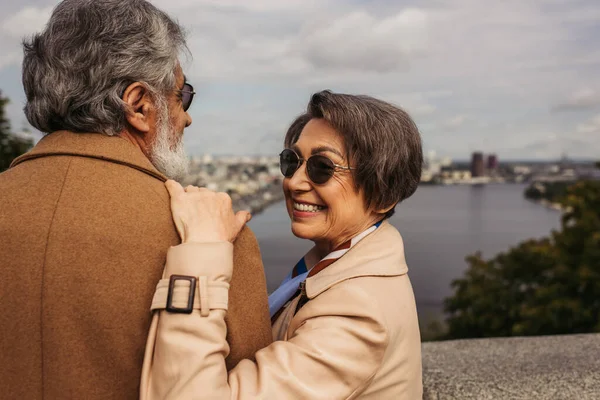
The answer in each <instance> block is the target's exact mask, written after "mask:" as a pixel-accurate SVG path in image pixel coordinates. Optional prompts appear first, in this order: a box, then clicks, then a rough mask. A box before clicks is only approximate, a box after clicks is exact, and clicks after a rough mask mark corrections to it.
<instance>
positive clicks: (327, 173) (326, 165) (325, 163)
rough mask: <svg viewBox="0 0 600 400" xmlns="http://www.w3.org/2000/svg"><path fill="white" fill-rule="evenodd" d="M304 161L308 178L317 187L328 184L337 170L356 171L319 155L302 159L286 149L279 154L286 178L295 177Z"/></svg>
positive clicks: (280, 165)
mask: <svg viewBox="0 0 600 400" xmlns="http://www.w3.org/2000/svg"><path fill="white" fill-rule="evenodd" d="M304 161H306V173H307V174H308V178H309V179H310V180H311V181H312V182H313V183H316V184H317V185H322V184H324V183H325V182H327V181H328V180H329V179H330V178H331V177H332V176H333V173H334V172H335V170H336V169H344V170H351V169H354V168H351V167H344V166H343V165H338V164H335V163H334V162H333V161H331V160H330V159H329V158H327V157H325V156H322V155H319V154H315V155H312V156H310V157H308V159H304V158H300V157H299V156H298V154H296V152H295V151H294V150H292V149H285V150H283V151H282V152H281V154H279V168H280V169H281V173H282V174H283V176H285V177H286V178H291V177H292V176H294V174H295V173H296V171H298V168H300V166H301V165H302V163H303V162H304Z"/></svg>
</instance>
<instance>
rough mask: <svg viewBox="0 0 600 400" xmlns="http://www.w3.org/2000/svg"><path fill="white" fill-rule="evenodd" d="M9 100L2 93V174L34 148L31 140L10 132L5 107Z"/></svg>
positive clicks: (0, 143) (0, 117) (0, 144)
mask: <svg viewBox="0 0 600 400" xmlns="http://www.w3.org/2000/svg"><path fill="white" fill-rule="evenodd" d="M7 104H8V99H7V98H6V97H4V96H3V95H2V91H0V172H2V171H5V170H7V169H8V167H10V163H11V162H12V161H13V160H14V159H15V158H17V157H18V156H20V155H21V154H23V153H25V152H26V151H28V150H29V149H30V148H31V147H32V146H33V141H32V140H31V139H27V138H22V137H19V136H16V135H14V134H13V133H11V131H10V122H9V121H8V118H7V117H6V111H5V107H6V105H7Z"/></svg>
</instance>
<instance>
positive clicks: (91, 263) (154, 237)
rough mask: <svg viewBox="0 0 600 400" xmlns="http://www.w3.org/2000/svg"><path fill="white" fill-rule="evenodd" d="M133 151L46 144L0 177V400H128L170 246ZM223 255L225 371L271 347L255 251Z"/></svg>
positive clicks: (160, 206)
mask: <svg viewBox="0 0 600 400" xmlns="http://www.w3.org/2000/svg"><path fill="white" fill-rule="evenodd" d="M165 179H166V178H165V177H164V176H163V175H162V174H161V173H160V172H158V171H157V170H156V169H155V168H154V167H153V166H152V164H151V163H150V161H149V160H148V159H147V158H146V157H145V156H144V154H143V153H142V152H141V151H140V150H139V149H138V148H137V147H135V146H134V145H133V144H131V143H130V142H128V141H127V140H125V139H122V138H119V137H108V136H105V135H101V134H97V133H89V134H84V133H71V132H54V133H51V134H50V135H47V136H45V137H44V138H43V139H42V140H41V141H40V142H39V143H38V144H37V145H36V146H35V148H34V149H33V150H32V151H31V152H29V153H27V154H26V155H24V156H22V157H20V158H18V159H17V160H15V161H14V163H13V165H12V167H11V168H10V169H9V170H8V171H6V172H3V173H1V174H0V271H1V274H2V277H1V279H0V280H1V284H0V304H1V307H0V399H19V400H20V399H23V400H25V399H26V400H35V399H85V400H95V399H98V400H100V399H102V400H107V399H118V400H122V399H135V398H138V397H139V382H140V375H141V371H142V362H143V359H144V346H145V343H146V339H147V334H148V329H149V327H150V322H151V314H150V313H149V312H148V304H149V302H150V301H151V299H152V296H153V293H154V290H155V287H156V281H157V280H158V279H160V276H161V274H162V272H163V270H164V265H165V260H166V255H167V250H168V248H169V246H173V245H177V244H179V242H180V240H179V237H178V235H177V231H176V229H175V225H174V224H173V219H172V217H171V209H170V206H169V194H168V192H167V190H166V188H165V186H164V181H165ZM234 248H235V251H234V253H235V254H234V265H235V267H234V275H233V280H232V282H231V291H230V293H229V294H230V296H229V300H230V303H229V305H230V313H229V314H228V338H229V339H230V343H231V347H232V348H233V349H235V350H234V351H233V352H232V353H231V354H230V357H229V358H228V362H229V363H230V364H233V365H235V364H237V362H238V361H239V360H240V359H243V358H248V357H253V355H254V353H255V352H256V350H258V349H260V348H263V347H264V346H266V345H268V344H269V343H270V342H271V329H270V321H269V313H268V309H267V290H266V284H265V278H264V272H263V269H262V262H261V259H260V253H259V250H258V245H257V243H256V239H255V237H254V235H253V234H252V232H250V230H249V229H246V230H245V231H244V232H242V234H241V236H240V237H239V238H238V241H237V242H236V244H235V246H234Z"/></svg>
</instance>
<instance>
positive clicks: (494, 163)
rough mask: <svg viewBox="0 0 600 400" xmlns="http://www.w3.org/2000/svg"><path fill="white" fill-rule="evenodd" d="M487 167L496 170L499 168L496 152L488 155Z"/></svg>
mask: <svg viewBox="0 0 600 400" xmlns="http://www.w3.org/2000/svg"><path fill="white" fill-rule="evenodd" d="M487 168H488V169H489V170H490V171H495V170H496V169H498V156H497V155H495V154H490V155H488V158H487Z"/></svg>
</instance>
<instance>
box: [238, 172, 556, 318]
mask: <svg viewBox="0 0 600 400" xmlns="http://www.w3.org/2000/svg"><path fill="white" fill-rule="evenodd" d="M524 189H525V186H524V185H511V184H507V185H486V186H476V187H472V186H421V187H419V189H418V190H417V191H416V193H415V194H414V195H413V196H412V197H411V198H409V199H408V200H406V201H405V202H403V203H402V204H400V205H398V206H397V207H396V214H395V215H394V216H393V217H392V218H391V219H390V222H391V223H392V224H393V225H394V226H395V227H396V228H397V229H398V230H399V231H400V233H401V234H402V237H403V239H404V245H405V251H406V259H407V262H408V266H409V276H410V279H411V281H412V284H413V288H414V291H415V297H416V299H417V307H418V309H419V313H420V315H421V317H427V316H428V317H435V318H437V317H438V316H440V315H441V312H442V302H443V299H444V298H445V297H447V296H449V295H450V294H452V289H451V287H450V283H451V282H452V280H453V279H456V278H459V277H461V276H462V275H463V272H464V271H465V269H466V268H467V263H466V262H465V256H467V255H468V254H471V253H474V252H475V251H478V250H480V251H481V252H482V253H483V255H484V256H485V257H492V256H494V255H495V254H497V253H498V252H501V251H504V250H507V249H508V248H510V247H511V246H513V245H516V244H517V243H519V242H520V241H523V240H525V239H528V238H532V237H533V238H538V237H542V236H546V235H548V234H549V233H550V231H551V230H552V229H558V228H559V227H560V215H561V214H560V212H558V211H555V210H551V209H548V208H545V207H543V206H541V205H538V204H534V203H532V202H530V201H527V200H526V199H525V198H524V197H523V191H524ZM249 225H250V227H251V228H252V230H253V231H254V233H255V234H256V237H257V239H258V242H259V244H260V248H261V252H262V256H263V262H264V265H265V272H266V276H267V285H268V289H269V292H271V291H272V290H274V289H275V288H276V287H277V286H278V285H279V283H280V282H281V280H282V279H283V278H284V276H285V275H286V274H287V273H288V272H289V270H290V268H291V267H292V266H293V265H294V264H295V263H296V262H297V261H298V260H299V259H300V257H302V256H303V255H304V253H305V252H306V251H307V250H308V249H309V248H310V247H311V245H312V242H309V241H306V240H302V239H298V238H296V237H295V236H293V235H292V233H291V231H290V221H289V217H288V215H287V211H286V209H285V204H284V203H283V202H281V203H277V204H274V205H272V206H270V207H269V208H267V209H266V210H264V211H263V212H262V213H261V214H258V215H256V216H255V217H254V218H253V219H252V221H250V223H249Z"/></svg>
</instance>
